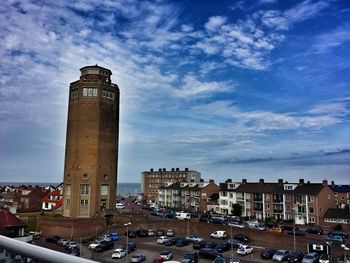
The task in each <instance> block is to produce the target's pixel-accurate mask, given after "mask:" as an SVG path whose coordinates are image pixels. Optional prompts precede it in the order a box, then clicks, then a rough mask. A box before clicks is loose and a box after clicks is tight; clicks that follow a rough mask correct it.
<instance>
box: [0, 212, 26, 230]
mask: <svg viewBox="0 0 350 263" xmlns="http://www.w3.org/2000/svg"><path fill="white" fill-rule="evenodd" d="M24 226H25V224H24V223H23V222H22V221H21V220H20V219H18V218H17V217H16V216H15V215H14V214H12V213H11V212H9V211H7V210H0V229H6V228H10V227H24Z"/></svg>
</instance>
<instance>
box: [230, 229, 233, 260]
mask: <svg viewBox="0 0 350 263" xmlns="http://www.w3.org/2000/svg"><path fill="white" fill-rule="evenodd" d="M230 227H231V259H233V239H232V224H230Z"/></svg>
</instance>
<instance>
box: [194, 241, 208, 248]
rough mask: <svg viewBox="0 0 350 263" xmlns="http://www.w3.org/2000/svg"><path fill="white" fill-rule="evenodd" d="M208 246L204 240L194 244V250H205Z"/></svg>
mask: <svg viewBox="0 0 350 263" xmlns="http://www.w3.org/2000/svg"><path fill="white" fill-rule="evenodd" d="M206 244H207V242H205V241H204V240H202V241H197V242H194V243H193V246H192V248H193V249H197V250H199V249H201V248H203V247H204V246H205V245H206Z"/></svg>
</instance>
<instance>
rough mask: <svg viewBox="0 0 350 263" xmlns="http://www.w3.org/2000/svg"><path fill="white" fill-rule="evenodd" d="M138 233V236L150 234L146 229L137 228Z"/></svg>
mask: <svg viewBox="0 0 350 263" xmlns="http://www.w3.org/2000/svg"><path fill="white" fill-rule="evenodd" d="M136 235H137V236H138V237H147V236H148V231H147V230H146V229H137V230H136Z"/></svg>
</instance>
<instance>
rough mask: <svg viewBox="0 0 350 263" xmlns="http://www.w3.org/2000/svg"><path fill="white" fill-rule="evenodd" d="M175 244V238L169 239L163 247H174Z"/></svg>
mask: <svg viewBox="0 0 350 263" xmlns="http://www.w3.org/2000/svg"><path fill="white" fill-rule="evenodd" d="M176 243H177V237H171V238H169V239H168V240H166V241H164V242H163V245H164V246H175V245H176Z"/></svg>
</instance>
